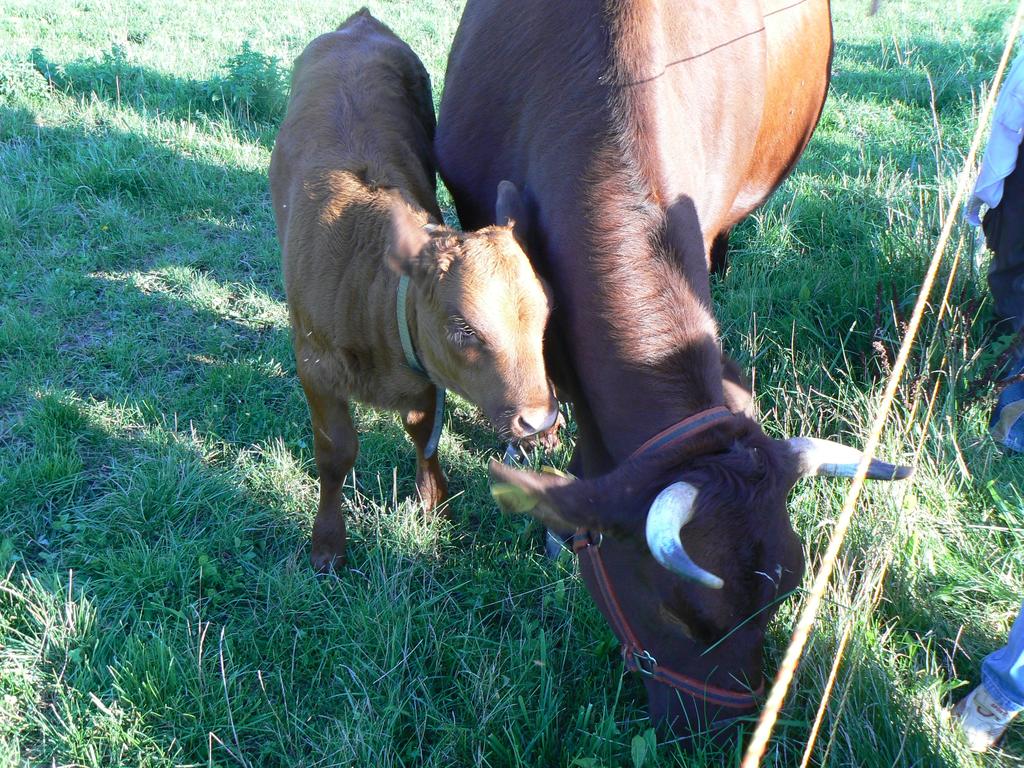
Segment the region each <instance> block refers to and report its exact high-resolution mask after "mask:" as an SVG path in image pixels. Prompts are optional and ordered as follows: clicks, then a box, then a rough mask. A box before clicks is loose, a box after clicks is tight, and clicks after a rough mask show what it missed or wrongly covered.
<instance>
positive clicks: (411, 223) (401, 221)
mask: <svg viewBox="0 0 1024 768" xmlns="http://www.w3.org/2000/svg"><path fill="white" fill-rule="evenodd" d="M428 226H429V225H428V224H424V222H423V221H422V220H421V219H420V218H418V217H417V216H416V214H415V213H414V212H413V211H412V209H411V208H410V207H409V205H408V204H407V203H406V202H405V201H404V200H402V199H396V200H395V201H394V202H393V203H392V204H391V231H390V234H389V239H388V247H387V250H386V258H387V263H388V266H389V267H390V268H391V269H392V270H393V271H394V272H396V273H398V274H399V275H406V276H408V277H412V278H416V277H420V276H422V275H423V273H424V272H426V271H427V270H428V269H429V264H430V261H431V260H430V257H429V254H428V253H426V251H427V250H428V249H427V245H428V244H429V243H430V233H429V232H428V231H427V227H428Z"/></svg>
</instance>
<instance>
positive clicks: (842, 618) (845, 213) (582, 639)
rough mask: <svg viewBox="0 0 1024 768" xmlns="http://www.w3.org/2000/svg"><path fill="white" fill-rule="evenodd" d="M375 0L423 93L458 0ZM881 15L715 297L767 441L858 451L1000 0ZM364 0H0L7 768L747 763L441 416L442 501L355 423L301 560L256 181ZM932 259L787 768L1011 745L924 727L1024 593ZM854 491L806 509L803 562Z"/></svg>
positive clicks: (961, 141)
mask: <svg viewBox="0 0 1024 768" xmlns="http://www.w3.org/2000/svg"><path fill="white" fill-rule="evenodd" d="M370 5H371V9H372V10H373V11H374V13H376V14H377V15H378V16H379V17H380V18H382V19H383V20H385V21H386V22H387V23H389V24H390V25H392V26H393V28H394V29H395V30H396V31H397V32H398V33H399V34H400V35H402V36H403V37H404V38H405V39H406V40H407V41H408V42H409V43H410V44H411V45H412V46H413V48H414V49H415V50H416V51H417V52H418V53H419V54H420V55H421V57H423V59H424V61H425V63H426V65H427V68H428V69H429V70H430V72H431V75H432V77H433V81H434V85H435V100H436V99H437V98H438V97H439V95H440V88H441V85H442V83H443V71H444V65H445V57H446V52H447V49H448V46H449V44H450V41H451V38H452V35H453V34H454V31H455V28H456V25H457V23H458V17H459V14H460V12H461V6H462V3H461V2H459V1H458V0H432V1H430V2H428V1H426V0H424V2H417V3H412V2H403V1H402V0H393V1H392V2H373V3H370ZM868 5H869V3H868V2H867V0H841V2H837V3H836V4H835V6H836V7H835V8H834V18H835V23H836V33H837V47H836V57H835V71H834V76H833V83H832V89H831V92H830V95H829V99H828V103H827V105H826V109H825V114H824V116H823V118H822V121H821V125H820V126H819V128H818V131H817V133H816V134H815V137H814V139H813V141H812V142H811V145H810V147H809V149H808V151H807V153H806V155H805V156H804V159H803V161H802V162H801V164H800V165H799V167H798V168H797V171H796V173H795V174H794V175H793V177H792V178H791V179H790V180H789V181H788V182H787V183H786V184H785V185H784V186H783V187H782V188H781V189H780V190H779V192H778V193H777V194H776V195H775V196H774V198H773V199H772V200H771V202H770V203H769V204H768V205H767V206H766V207H765V208H763V209H762V210H761V211H760V212H758V213H757V214H756V215H755V216H753V217H752V218H751V219H750V220H749V221H748V222H746V223H744V224H743V225H742V226H741V227H740V229H739V230H738V231H737V233H736V234H735V236H734V238H733V246H734V250H733V254H732V257H731V259H732V261H731V268H730V271H729V273H728V274H727V275H726V277H725V278H724V279H723V280H721V281H718V282H716V285H715V296H716V300H717V305H718V311H719V318H720V320H721V325H722V329H723V335H724V343H725V345H726V347H727V348H728V349H729V350H730V351H731V352H732V353H733V354H734V355H735V356H736V357H737V358H738V359H739V360H740V362H741V363H743V364H744V365H745V366H746V367H747V368H748V370H751V371H753V373H754V377H755V388H756V392H757V397H758V403H759V407H760V409H761V412H762V416H763V420H764V424H765V428H766V429H767V430H768V431H769V432H770V433H772V434H775V435H780V436H781V435H783V434H787V435H788V434H796V433H808V434H818V435H822V436H833V437H835V436H843V437H845V438H847V439H849V440H850V441H852V442H854V443H858V442H860V441H862V440H863V439H864V437H865V434H866V429H867V424H868V423H869V422H870V419H871V417H872V414H873V408H874V405H875V404H876V403H877V400H878V398H879V395H880V393H881V390H882V387H883V385H884V381H885V376H886V374H887V370H888V366H889V364H890V361H891V359H892V357H893V353H894V350H895V348H896V347H897V346H898V343H899V339H900V337H901V334H902V322H903V320H904V319H905V317H906V316H907V315H908V314H909V309H910V306H911V305H912V303H913V300H914V297H915V295H916V288H917V284H918V283H919V281H920V278H921V276H922V274H923V272H924V269H925V266H926V264H927V261H928V258H929V256H930V254H931V250H932V247H933V245H934V241H935V237H936V234H937V231H938V227H939V223H940V213H942V212H944V211H945V209H946V204H947V203H948V201H949V198H950V197H951V192H952V189H953V186H954V184H955V176H956V173H957V171H958V170H959V168H960V166H961V164H962V161H963V157H964V154H965V153H966V149H967V146H968V143H969V141H970V137H971V134H972V132H973V129H974V124H975V121H976V117H977V113H978V111H979V107H980V103H981V100H982V98H983V96H984V94H985V93H986V87H987V85H986V84H987V82H988V80H989V78H990V77H991V75H992V73H993V71H994V70H995V67H996V63H997V61H998V57H999V55H1000V53H1001V51H1002V46H1003V43H1004V39H1005V38H1004V36H1005V34H1006V32H1007V27H1008V21H1009V17H1010V15H1011V12H1012V4H1011V3H1010V2H1008V1H1005V2H1004V1H996V0H979V1H977V2H965V1H964V0H953V2H950V3H933V2H930V1H929V0H883V2H882V9H881V13H880V14H879V15H878V16H876V17H873V18H869V17H867V15H866V14H867V10H868ZM356 7H357V4H356V3H353V2H348V0H346V1H345V2H342V3H331V4H323V3H316V2H311V1H310V0H303V1H302V2H293V3H273V2H268V0H254V1H251V2H246V3H241V2H221V3H216V4H201V3H193V2H187V1H186V0H162V2H160V3H144V2H141V0H136V2H129V1H128V0H124V1H121V0H118V1H115V0H77V1H76V2H71V1H70V0H58V2H57V3H46V2H41V1H40V0H8V1H7V2H2V3H0V41H2V43H3V44H2V45H0V766H43V765H55V766H71V765H73V766H169V765H196V766H198V765H211V766H212V765H217V766H228V765H235V764H240V765H247V766H325V767H326V766H349V765H355V766H392V765H406V766H413V765H436V766H453V765H454V766H470V765H487V766H514V765H530V766H533V765H536V766H561V765H566V766H568V765H575V766H580V767H581V768H597V767H598V766H609V767H610V766H619V765H625V766H635V768H640V767H641V766H652V765H656V764H657V765H686V766H701V765H708V764H710V765H735V764H736V763H737V762H738V753H737V752H736V751H735V750H733V751H731V752H728V753H717V752H714V751H713V750H711V748H710V747H709V746H707V745H706V744H704V743H703V742H702V741H701V740H699V739H698V740H697V743H696V744H695V751H694V752H692V753H687V752H684V751H682V750H680V749H679V748H678V746H676V745H673V744H660V745H657V746H655V739H654V734H653V732H652V731H650V729H649V724H648V723H647V722H646V721H645V720H644V718H643V710H642V706H643V702H644V697H643V692H642V687H641V685H640V683H639V681H638V680H636V679H634V678H633V677H623V674H622V665H621V663H620V661H619V659H618V653H617V648H616V642H615V640H614V638H613V636H612V634H611V631H610V630H609V629H608V627H607V626H606V625H605V624H604V623H603V621H602V620H601V619H600V617H599V615H598V613H597V611H596V609H595V608H594V607H593V605H592V604H591V602H590V600H589V598H588V596H587V595H586V592H585V590H584V589H583V588H582V585H581V583H580V580H579V578H578V576H577V574H576V570H575V566H574V564H573V562H572V561H571V558H568V557H564V558H563V559H562V560H561V561H559V562H556V563H551V562H548V561H546V560H545V559H544V557H543V556H542V555H541V542H542V532H541V531H540V529H539V528H538V527H536V526H535V525H534V524H531V523H529V522H528V521H526V520H520V519H510V518H505V517H502V516H501V515H499V513H498V512H497V510H496V508H495V507H494V505H493V503H492V502H491V500H490V497H489V494H488V492H487V483H486V470H485V467H486V462H487V460H488V458H489V457H490V456H491V455H493V454H494V452H495V449H496V448H497V446H496V443H495V440H494V439H493V438H492V437H491V436H490V434H489V432H488V430H487V428H486V426H485V425H484V424H483V423H482V422H481V420H480V419H479V417H477V416H476V415H474V414H473V413H472V412H471V411H470V410H469V409H468V408H466V407H464V406H463V405H461V404H458V405H457V406H456V407H455V408H453V409H452V412H451V417H450V419H451V422H450V424H449V428H448V429H447V431H446V434H445V437H444V440H443V442H442V448H441V452H442V460H443V462H444V463H445V465H446V466H447V467H448V469H449V474H450V476H451V480H452V490H453V491H454V492H455V494H456V496H455V499H454V500H453V502H452V505H451V508H452V517H453V522H450V523H449V522H444V521H424V519H423V517H422V515H421V514H420V513H419V511H418V509H417V507H416V505H415V504H414V503H412V501H411V500H410V493H412V491H413V475H414V461H413V456H412V450H411V447H410V446H409V445H408V443H407V441H406V440H405V437H404V433H403V431H402V429H401V427H400V425H399V423H398V421H397V418H396V417H395V416H393V415H390V414H378V413H375V412H373V411H371V410H368V409H360V410H359V411H358V423H359V426H360V428H361V430H362V432H363V440H362V453H361V454H360V458H359V461H358V463H357V466H356V469H355V472H354V475H353V477H352V479H351V481H350V483H349V487H348V488H347V496H348V500H349V519H350V525H351V527H350V533H351V539H350V542H349V556H350V563H351V564H350V567H349V568H348V569H347V570H345V571H344V572H343V573H342V574H340V576H338V577H317V576H315V575H314V574H313V573H312V572H311V571H310V568H309V567H308V562H307V551H308V545H309V534H310V527H311V524H312V519H313V513H314V509H315V503H316V494H317V487H316V478H315V469H314V466H313V460H312V445H311V442H312V441H311V435H310V431H309V427H308V423H307V414H306V406H305V402H304V399H303V396H302V393H301V390H300V387H299V385H298V381H297V380H296V378H295V376H294V366H293V361H292V354H291V347H290V343H289V339H288V329H287V315H286V311H285V308H284V304H283V298H284V295H283V289H282V284H281V277H280V268H279V253H278V247H277V242H276V239H275V237H274V231H273V217H272V214H271V209H270V203H269V195H268V191H267V178H266V171H267V165H268V162H269V156H270V150H271V147H272V145H273V139H274V134H275V127H276V125H277V123H278V122H279V120H280V117H281V115H282V111H283V108H284V104H285V99H286V93H287V76H288V73H289V71H290V66H291V61H292V59H293V58H294V57H295V56H296V55H297V54H298V53H299V51H301V49H302V48H303V47H304V45H305V44H306V43H307V42H308V41H309V40H311V39H312V38H313V37H314V36H316V35H317V34H319V33H321V32H324V31H327V30H329V29H331V28H333V27H334V26H336V25H337V23H338V22H339V21H341V20H342V19H343V18H344V17H345V16H346V15H347V14H348V13H349V12H350V11H352V10H354V9H355V8H356ZM953 246H954V247H953V248H951V249H950V252H949V256H948V257H947V260H946V264H945V267H944V269H943V279H942V281H941V282H943V283H944V282H945V277H946V276H948V275H949V273H950V269H951V267H952V256H953V254H954V253H955V252H956V251H957V248H959V252H960V255H961V266H960V269H959V270H958V272H957V273H956V275H955V279H954V282H953V287H952V293H951V300H950V312H949V313H948V314H947V316H946V318H945V319H944V320H942V322H941V323H939V322H937V320H936V315H935V310H936V309H937V306H938V303H937V298H936V301H935V302H933V305H932V310H933V311H932V312H931V313H930V314H929V316H928V318H927V320H926V323H925V327H924V329H923V332H922V335H921V340H922V345H921V347H920V348H919V349H918V352H917V353H916V354H915V355H914V357H913V359H912V363H911V370H910V372H909V374H908V376H907V377H906V379H905V380H904V383H903V386H902V389H901V396H900V398H899V405H898V407H897V409H896V413H895V414H894V417H893V419H892V420H891V421H890V428H889V429H888V431H887V433H886V437H885V443H884V448H883V450H882V453H883V455H884V457H886V458H899V459H902V460H905V461H906V460H910V459H912V458H913V456H914V452H915V450H916V449H917V447H918V445H919V444H922V443H923V449H922V452H921V455H920V460H919V472H918V474H917V476H916V477H915V479H914V480H912V481H910V482H906V483H901V484H896V485H892V486H885V487H882V486H873V487H871V488H870V489H869V490H868V492H867V493H866V494H865V496H864V498H863V501H862V504H861V507H862V508H861V511H860V512H859V513H858V515H857V517H856V520H855V524H854V529H853V531H852V534H851V536H850V539H849V542H848V545H847V547H846V554H845V556H844V562H843V568H842V574H841V576H840V577H839V578H838V579H837V581H836V583H835V586H834V588H833V589H832V590H831V592H830V593H829V595H828V599H827V601H826V605H825V608H824V610H823V615H822V621H821V622H820V624H819V626H818V629H817V630H816V632H815V634H814V635H813V636H812V642H811V645H810V648H809V652H808V655H807V658H806V659H805V662H804V664H803V666H802V667H801V670H800V672H799V674H798V676H797V679H796V681H795V685H794V692H793V693H792V694H791V697H790V700H789V703H788V706H787V708H786V709H785V711H784V713H783V717H782V719H781V721H780V724H779V727H778V729H777V732H776V740H775V741H774V742H773V744H772V747H771V751H770V752H769V755H768V757H767V759H766V764H767V765H772V766H780V767H788V766H795V765H797V763H798V762H799V759H800V756H801V754H802V751H803V748H804V743H805V741H806V739H807V732H808V726H809V724H810V722H811V720H812V719H813V717H814V712H815V710H816V708H817V706H818V702H819V700H820V696H821V691H822V686H823V684H824V681H825V678H826V677H827V675H828V671H829V668H830V667H831V664H832V660H833V658H834V656H835V653H836V648H837V645H838V643H839V641H840V638H841V637H842V635H843V633H844V631H845V630H846V629H847V627H850V628H851V629H852V631H851V634H850V638H851V639H850V642H849V646H848V648H847V650H846V654H845V657H844V660H843V663H842V666H841V667H840V669H839V675H838V680H837V685H836V689H835V691H834V694H833V698H832V703H831V705H830V707H829V710H828V713H827V715H826V717H825V720H824V727H823V729H822V733H821V736H820V738H819V740H818V743H817V746H816V747H815V751H814V754H813V759H812V765H826V764H827V765H831V766H928V767H930V766H949V767H952V766H962V765H1001V766H1009V765H1024V727H1022V728H1017V729H1016V730H1015V731H1013V732H1011V734H1010V738H1009V739H1008V740H1007V741H1006V743H1005V745H1004V748H1003V750H1002V751H1001V752H998V753H996V754H994V755H991V756H987V757H985V758H974V757H972V756H970V755H968V754H967V753H966V752H964V751H963V748H962V747H960V746H959V745H958V743H957V742H956V740H955V739H953V738H951V737H950V736H948V735H946V734H945V732H944V731H943V728H942V726H941V722H940V713H941V708H942V705H943V703H947V702H948V701H949V700H950V698H951V697H957V696H959V695H962V693H964V692H965V691H966V690H967V687H966V686H967V685H968V683H970V682H971V681H975V680H976V679H977V676H978V669H979V664H980V661H981V659H982V657H983V656H984V655H985V654H986V653H987V652H989V651H990V650H992V649H993V648H995V647H997V646H998V645H999V644H1000V643H1001V641H1002V639H1003V638H1004V637H1005V634H1006V631H1007V629H1008V627H1009V623H1010V621H1011V620H1012V618H1013V617H1014V616H1015V615H1016V611H1017V608H1018V605H1019V600H1020V598H1021V596H1022V595H1024V497H1022V490H1021V489H1024V460H1022V459H1019V458H1011V457H1006V456H1003V455H1001V454H1000V453H999V451H998V450H997V449H996V448H995V446H994V445H993V444H992V442H991V440H990V439H989V438H988V436H987V433H986V421H987V415H988V411H989V409H990V407H991V402H992V388H991V386H990V384H987V383H986V381H987V378H988V379H990V378H991V372H990V370H989V369H990V368H991V366H992V364H993V362H994V361H995V360H996V358H997V356H998V354H999V352H1000V349H1001V346H1005V344H1006V340H1005V339H999V338H995V337H993V335H992V333H991V332H990V331H988V330H987V329H988V327H989V324H988V320H989V319H990V317H991V309H990V306H989V303H988V301H987V298H986V292H985V290H984V280H983V275H984V267H985V263H984V262H985V259H986V258H987V257H986V255H985V254H984V253H983V252H981V251H980V250H976V249H975V247H974V245H973V234H972V233H969V232H968V233H963V235H962V236H961V237H960V239H959V240H956V239H955V240H954V243H953ZM986 377H987V378H986ZM936 384H938V385H939V388H938V390H937V392H938V396H937V398H936V399H935V407H934V413H933V414H932V416H931V418H928V417H927V408H926V406H927V401H928V398H929V397H930V395H931V393H932V391H933V388H934V387H935V385H936ZM565 459H566V457H565V456H564V455H558V456H555V457H553V461H555V462H556V463H564V462H565ZM845 489H846V485H845V484H844V483H842V482H838V481H828V482H826V481H808V482H804V483H801V484H800V485H799V486H798V487H797V488H796V489H795V491H794V493H793V495H792V497H791V509H792V512H793V516H794V519H795V521H796V525H797V529H798V531H799V532H800V533H801V535H802V536H803V538H804V540H805V542H806V546H807V550H808V555H809V557H810V558H811V559H812V560H813V559H814V558H815V557H816V555H817V554H818V553H819V552H821V551H822V549H823V547H824V545H825V542H826V541H827V538H828V535H829V533H830V530H831V521H833V520H834V519H835V517H836V515H837V514H838V511H839V508H840V506H841V502H842V497H843V494H844V491H845ZM876 585H880V589H879V590H877V597H878V599H877V600H875V599H874V598H875V596H876ZM798 605H799V603H798V601H791V602H790V603H789V604H788V605H787V606H786V607H785V608H784V609H783V610H782V611H781V613H780V615H779V617H778V619H777V620H776V622H775V624H774V625H773V631H772V635H771V641H770V643H769V648H768V658H767V659H766V667H767V668H768V670H769V671H770V672H774V669H775V666H776V663H777V660H778V658H779V656H780V655H781V653H782V650H783V648H784V646H785V644H786V642H787V641H788V638H789V634H790V629H791V626H792V623H793V620H794V616H795V612H796V610H797V608H798Z"/></svg>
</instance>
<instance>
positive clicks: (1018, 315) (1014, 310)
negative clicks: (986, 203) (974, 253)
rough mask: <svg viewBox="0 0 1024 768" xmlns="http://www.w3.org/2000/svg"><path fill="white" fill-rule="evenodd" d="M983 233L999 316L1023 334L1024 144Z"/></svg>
mask: <svg viewBox="0 0 1024 768" xmlns="http://www.w3.org/2000/svg"><path fill="white" fill-rule="evenodd" d="M982 229H984V231H985V243H986V244H987V245H988V249H989V250H990V251H992V265H991V266H990V268H989V272H988V287H989V290H991V291H992V299H993V301H994V302H995V310H996V315H998V316H999V317H1001V318H1005V319H1006V320H1008V321H1009V322H1010V323H1011V324H1012V325H1013V328H1014V330H1019V329H1020V328H1021V327H1022V326H1024V144H1022V145H1021V149H1020V151H1019V152H1018V154H1017V165H1016V167H1015V168H1014V169H1013V171H1012V172H1011V173H1010V175H1009V176H1007V177H1006V180H1005V181H1004V183H1003V197H1002V200H1000V202H999V205H997V206H996V207H995V208H991V209H989V210H988V211H987V212H986V213H985V216H984V218H983V220H982Z"/></svg>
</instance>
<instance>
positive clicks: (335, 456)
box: [302, 381, 359, 571]
mask: <svg viewBox="0 0 1024 768" xmlns="http://www.w3.org/2000/svg"><path fill="white" fill-rule="evenodd" d="M302 388H303V389H304V390H305V392H306V400H307V401H308V402H309V415H310V418H311V420H312V422H313V449H314V452H315V453H316V468H317V471H318V472H319V474H320V503H319V505H318V507H317V511H316V520H314V521H313V546H312V549H311V551H310V561H311V562H312V564H313V567H314V568H315V569H316V570H318V571H329V570H331V569H333V568H339V567H341V566H342V565H344V563H345V515H344V513H343V512H342V510H341V486H342V483H344V481H345V475H347V474H348V473H349V472H350V471H351V470H352V465H353V464H355V462H356V455H357V454H358V453H359V435H358V434H357V433H356V430H355V427H353V426H352V415H351V414H350V413H349V405H348V401H347V400H345V399H344V398H342V397H338V396H337V395H335V394H334V393H324V392H320V391H318V390H316V389H314V388H313V387H311V386H309V385H308V384H307V382H305V381H303V382H302Z"/></svg>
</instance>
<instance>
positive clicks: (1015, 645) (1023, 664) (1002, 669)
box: [981, 604, 1024, 712]
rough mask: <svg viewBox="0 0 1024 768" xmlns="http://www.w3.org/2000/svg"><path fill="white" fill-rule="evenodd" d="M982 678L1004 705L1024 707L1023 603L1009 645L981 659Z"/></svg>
mask: <svg viewBox="0 0 1024 768" xmlns="http://www.w3.org/2000/svg"><path fill="white" fill-rule="evenodd" d="M981 682H982V683H983V684H984V686H985V687H986V688H987V689H988V692H989V693H990V694H992V698H993V699H995V700H996V702H997V703H998V704H999V705H1000V706H1001V707H1002V708H1003V709H1005V710H1007V711H1009V712H1019V711H1020V710H1022V709H1024V604H1022V605H1021V613H1018V614H1017V619H1016V621H1014V622H1013V626H1012V627H1011V628H1010V637H1009V639H1008V640H1007V642H1006V645H1005V646H1003V647H1002V648H1000V649H999V650H998V651H995V652H994V653H991V654H989V655H988V656H986V657H985V660H984V661H983V662H981Z"/></svg>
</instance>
